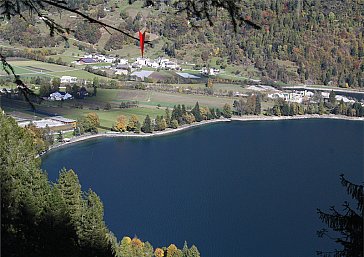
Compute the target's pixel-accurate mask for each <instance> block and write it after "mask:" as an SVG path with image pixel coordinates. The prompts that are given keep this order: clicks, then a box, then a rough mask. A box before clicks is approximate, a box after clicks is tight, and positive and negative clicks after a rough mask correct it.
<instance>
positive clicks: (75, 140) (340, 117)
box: [42, 114, 364, 155]
mask: <svg viewBox="0 0 364 257" xmlns="http://www.w3.org/2000/svg"><path fill="white" fill-rule="evenodd" d="M302 119H335V120H349V121H364V117H349V116H343V115H334V114H331V115H330V114H325V115H319V114H309V115H308V114H306V115H296V116H254V115H246V116H233V117H231V118H230V119H228V118H221V119H214V120H205V121H201V122H195V123H193V124H189V125H183V126H181V127H178V128H176V129H171V128H168V129H166V130H163V131H156V132H153V133H150V134H135V133H133V132H126V133H125V132H123V133H120V132H112V131H110V132H104V133H100V134H93V135H83V136H78V137H73V138H71V140H70V141H69V142H64V143H61V144H57V145H54V146H52V147H50V148H49V149H48V150H47V151H46V152H45V153H44V154H42V155H45V154H47V153H49V152H50V151H53V150H55V149H58V148H61V147H65V146H68V145H72V144H74V143H78V142H83V141H86V140H89V139H94V138H104V137H124V138H149V137H157V136H165V135H169V134H175V133H178V132H181V131H184V130H188V129H192V128H195V127H199V126H204V125H208V124H213V123H219V122H232V121H280V120H302Z"/></svg>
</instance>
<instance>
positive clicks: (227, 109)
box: [221, 104, 233, 118]
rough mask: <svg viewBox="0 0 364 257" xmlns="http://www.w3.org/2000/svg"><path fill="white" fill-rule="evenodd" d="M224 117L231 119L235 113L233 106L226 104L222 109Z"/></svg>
mask: <svg viewBox="0 0 364 257" xmlns="http://www.w3.org/2000/svg"><path fill="white" fill-rule="evenodd" d="M221 114H222V116H224V118H231V116H232V114H233V111H232V109H231V106H230V105H229V104H225V105H224V107H223V109H222V113H221Z"/></svg>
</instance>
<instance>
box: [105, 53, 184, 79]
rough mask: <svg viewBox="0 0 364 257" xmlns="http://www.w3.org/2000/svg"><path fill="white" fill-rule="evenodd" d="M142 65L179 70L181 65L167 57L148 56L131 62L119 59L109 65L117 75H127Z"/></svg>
mask: <svg viewBox="0 0 364 257" xmlns="http://www.w3.org/2000/svg"><path fill="white" fill-rule="evenodd" d="M143 67H149V68H153V69H165V70H181V67H180V66H179V65H178V64H177V63H176V62H173V61H171V60H169V59H167V58H158V59H155V60H152V59H149V58H141V57H139V58H137V59H136V60H135V61H134V62H133V63H129V61H128V60H127V59H119V61H118V63H117V64H116V65H114V66H112V67H111V69H112V70H114V71H115V74H117V75H128V74H129V73H131V72H133V71H135V70H140V69H142V68H143Z"/></svg>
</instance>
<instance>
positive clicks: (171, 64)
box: [161, 62, 180, 70]
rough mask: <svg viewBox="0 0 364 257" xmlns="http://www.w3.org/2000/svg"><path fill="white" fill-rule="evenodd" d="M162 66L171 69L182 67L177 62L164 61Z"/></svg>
mask: <svg viewBox="0 0 364 257" xmlns="http://www.w3.org/2000/svg"><path fill="white" fill-rule="evenodd" d="M161 68H164V69H170V70H179V69H180V67H179V65H178V64H177V63H175V62H163V63H162V65H161Z"/></svg>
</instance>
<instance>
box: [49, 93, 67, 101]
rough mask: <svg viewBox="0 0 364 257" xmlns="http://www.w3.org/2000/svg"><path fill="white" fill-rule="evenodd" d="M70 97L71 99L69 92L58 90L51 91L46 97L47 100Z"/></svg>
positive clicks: (63, 99) (59, 99) (62, 99)
mask: <svg viewBox="0 0 364 257" xmlns="http://www.w3.org/2000/svg"><path fill="white" fill-rule="evenodd" d="M70 99H73V96H72V95H71V94H70V93H67V92H58V91H56V92H54V93H51V94H50V95H49V97H48V100H51V101H65V100H70Z"/></svg>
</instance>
